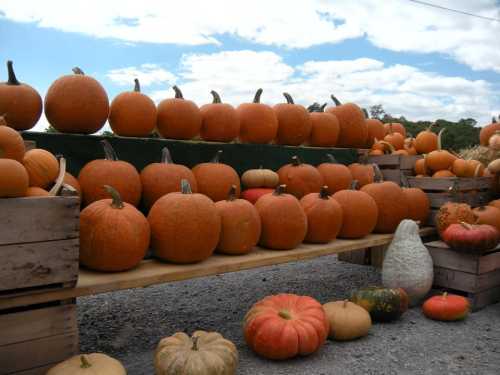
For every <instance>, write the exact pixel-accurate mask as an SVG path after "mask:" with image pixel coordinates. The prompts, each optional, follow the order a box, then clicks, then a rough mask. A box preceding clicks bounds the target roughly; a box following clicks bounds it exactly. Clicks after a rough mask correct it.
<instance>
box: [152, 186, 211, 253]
mask: <svg viewBox="0 0 500 375" xmlns="http://www.w3.org/2000/svg"><path fill="white" fill-rule="evenodd" d="M148 221H149V224H150V226H151V247H152V248H153V250H154V253H155V255H156V256H157V257H158V258H160V259H162V260H165V261H168V262H173V263H195V262H200V261H202V260H205V259H207V258H208V257H209V256H210V255H212V254H213V252H214V250H215V248H216V247H217V244H218V242H219V236H220V231H221V218H220V216H219V214H218V213H217V210H216V208H215V204H214V202H212V200H211V199H210V198H208V197H207V196H205V195H203V194H197V193H192V192H191V188H190V186H189V182H188V181H187V180H182V182H181V192H176V193H169V194H167V195H164V196H163V197H161V198H160V199H158V200H157V201H156V202H155V204H154V205H153V207H151V210H150V211H149V215H148Z"/></svg>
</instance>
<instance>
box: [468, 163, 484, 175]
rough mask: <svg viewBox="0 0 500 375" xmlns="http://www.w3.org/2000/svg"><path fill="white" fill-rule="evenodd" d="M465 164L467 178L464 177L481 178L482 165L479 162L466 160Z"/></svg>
mask: <svg viewBox="0 0 500 375" xmlns="http://www.w3.org/2000/svg"><path fill="white" fill-rule="evenodd" d="M466 163H467V176H466V177H481V176H482V175H483V173H484V170H485V167H484V164H483V163H481V162H480V161H479V160H474V159H471V160H466Z"/></svg>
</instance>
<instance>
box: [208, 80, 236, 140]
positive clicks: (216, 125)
mask: <svg viewBox="0 0 500 375" xmlns="http://www.w3.org/2000/svg"><path fill="white" fill-rule="evenodd" d="M210 93H211V94H212V96H213V98H214V99H213V102H212V103H210V104H205V105H204V106H202V107H201V108H200V114H201V130H200V136H201V138H202V139H204V140H205V141H215V142H231V141H232V140H233V139H235V138H237V137H238V135H239V134H240V119H239V117H238V113H236V110H235V109H234V107H233V106H232V105H231V104H227V103H222V101H221V98H220V96H219V94H218V93H217V92H215V91H213V90H212V91H210Z"/></svg>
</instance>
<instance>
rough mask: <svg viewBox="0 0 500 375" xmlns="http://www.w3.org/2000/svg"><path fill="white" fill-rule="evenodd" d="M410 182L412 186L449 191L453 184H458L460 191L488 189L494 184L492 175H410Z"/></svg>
mask: <svg viewBox="0 0 500 375" xmlns="http://www.w3.org/2000/svg"><path fill="white" fill-rule="evenodd" d="M408 183H409V184H410V186H411V187H418V188H420V189H423V190H438V191H448V190H449V189H450V188H452V187H453V186H456V188H457V190H458V191H464V190H482V189H484V190H487V189H490V188H491V186H492V185H493V178H492V177H475V178H464V177H460V178H458V177H448V178H433V177H408Z"/></svg>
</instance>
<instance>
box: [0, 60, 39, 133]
mask: <svg viewBox="0 0 500 375" xmlns="http://www.w3.org/2000/svg"><path fill="white" fill-rule="evenodd" d="M7 72H8V78H7V81H6V82H2V83H0V115H3V116H4V117H5V121H6V122H7V123H8V124H9V126H10V127H11V128H14V129H16V130H28V129H31V128H32V127H33V126H35V124H36V123H37V121H38V119H39V118H40V115H41V114H42V98H41V97H40V94H39V93H38V92H37V91H36V90H35V89H34V88H33V87H31V86H29V85H27V84H25V83H21V82H19V81H18V80H17V78H16V75H15V73H14V67H13V64H12V61H10V60H9V61H7ZM0 138H1V137H0Z"/></svg>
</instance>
